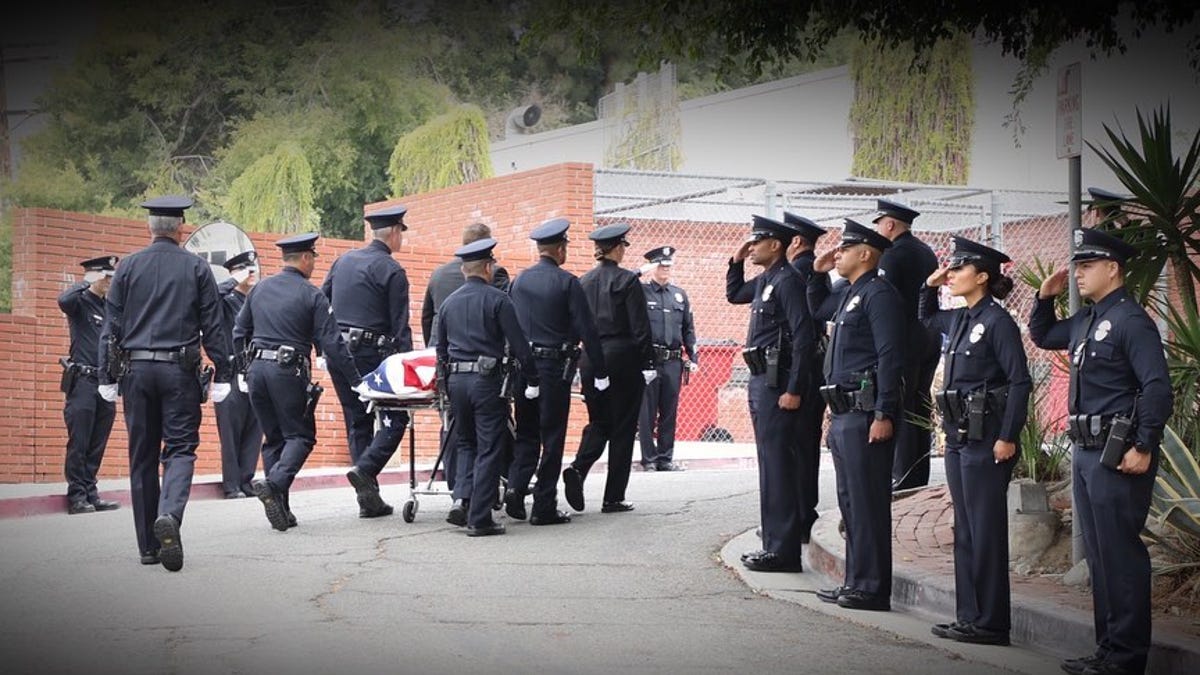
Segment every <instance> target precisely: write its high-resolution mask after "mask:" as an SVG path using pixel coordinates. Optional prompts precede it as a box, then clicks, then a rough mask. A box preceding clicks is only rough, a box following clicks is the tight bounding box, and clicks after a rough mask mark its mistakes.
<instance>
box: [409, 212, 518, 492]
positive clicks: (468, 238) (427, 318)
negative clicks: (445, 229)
mask: <svg viewBox="0 0 1200 675" xmlns="http://www.w3.org/2000/svg"><path fill="white" fill-rule="evenodd" d="M490 236H492V228H490V227H488V226H487V225H485V224H484V223H472V224H471V225H468V226H466V227H465V228H463V234H462V243H463V246H466V245H467V244H470V243H471V242H475V241H479V240H480V239H486V238H488V237H490ZM508 284H509V276H508V271H507V270H505V269H504V268H503V267H500V266H497V267H496V273H495V276H494V278H493V280H492V285H493V286H495V287H496V288H499V289H500V290H502V291H507V290H508ZM462 285H463V275H462V261H461V260H459V259H458V258H454V259H453V260H451V261H449V262H447V263H445V264H443V265H440V266H438V267H437V268H436V269H434V270H433V274H431V275H430V276H429V283H428V284H427V285H426V286H425V301H424V302H423V303H422V304H421V336H422V339H424V340H425V346H426V347H432V346H433V345H434V344H435V343H436V342H437V313H438V308H439V307H441V306H442V303H443V302H445V301H446V298H448V297H450V294H451V293H453V292H454V291H457V290H458V287H459V286H462ZM442 418H443V419H442V442H441V445H442V448H443V450H442V461H443V462H444V465H445V468H444V470H443V472H442V473H443V474H444V475H445V477H446V487H448V488H449V489H450V490H454V479H455V459H456V457H455V453H454V452H452V451H448V450H447V449H450V450H452V449H453V448H454V447H455V442H454V439H453V438H452V436H453V429H454V420H453V418H451V417H450V413H449V411H443V414H442Z"/></svg>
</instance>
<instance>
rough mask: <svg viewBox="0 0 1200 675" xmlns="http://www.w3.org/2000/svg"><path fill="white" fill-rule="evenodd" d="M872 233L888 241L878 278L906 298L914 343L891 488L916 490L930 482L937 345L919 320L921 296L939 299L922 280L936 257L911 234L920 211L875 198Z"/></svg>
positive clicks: (898, 422)
mask: <svg viewBox="0 0 1200 675" xmlns="http://www.w3.org/2000/svg"><path fill="white" fill-rule="evenodd" d="M876 206H877V209H878V212H877V213H876V215H875V221H874V222H875V229H876V231H877V232H879V233H880V234H882V235H883V236H885V237H887V238H888V240H889V241H891V242H892V246H891V248H889V249H888V250H887V251H886V252H885V253H884V254H883V259H882V260H880V261H879V276H880V277H882V278H885V279H887V280H888V281H890V282H891V283H892V285H893V286H895V287H896V290H897V291H900V297H901V298H902V299H903V300H904V305H903V307H904V314H903V316H902V319H903V321H904V322H905V330H906V332H907V335H909V336H911V339H912V340H915V341H916V342H913V343H912V344H911V345H910V348H909V349H908V352H907V361H906V362H905V367H904V392H903V395H904V413H903V416H902V417H901V418H899V419H897V420H896V458H895V460H893V461H894V463H893V465H892V489H893V490H900V489H905V488H914V487H920V486H922V485H927V484H928V483H929V452H930V448H931V447H932V443H933V435H932V434H931V433H930V430H929V426H928V424H927V420H929V418H930V412H932V408H931V406H932V401H931V400H930V398H929V389H930V387H931V386H932V385H933V374H934V371H936V370H937V361H938V347H939V345H938V344H937V343H936V342H935V341H933V340H926V339H923V338H924V337H925V336H926V335H927V334H928V333H927V332H926V331H925V329H924V328H923V327H922V326H921V322H920V321H919V320H918V319H917V307H918V305H919V303H920V296H921V295H922V294H925V295H929V296H932V299H931V300H927V302H931V301H932V302H936V301H937V290H936V289H929V288H926V287H925V280H926V279H927V278H929V275H930V274H932V273H933V271H934V270H936V269H937V267H938V260H937V256H936V255H934V253H933V249H931V248H929V245H928V244H926V243H925V242H923V241H921V240H920V239H918V238H917V237H916V236H915V235H913V233H912V231H911V228H912V223H913V220H915V219H916V217H917V216H919V215H921V214H920V213H919V212H918V211H914V210H913V209H910V208H908V207H907V206H904V205H903V204H898V203H896V202H894V201H890V200H887V199H880V200H877V202H876Z"/></svg>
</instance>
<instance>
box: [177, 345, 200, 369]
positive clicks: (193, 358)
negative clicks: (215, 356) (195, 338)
mask: <svg viewBox="0 0 1200 675" xmlns="http://www.w3.org/2000/svg"><path fill="white" fill-rule="evenodd" d="M179 367H180V368H183V372H185V373H198V372H199V370H200V347H199V345H196V346H192V347H180V348H179Z"/></svg>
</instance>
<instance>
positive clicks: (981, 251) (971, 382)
mask: <svg viewBox="0 0 1200 675" xmlns="http://www.w3.org/2000/svg"><path fill="white" fill-rule="evenodd" d="M1007 262H1010V259H1009V257H1008V256H1007V255H1004V254H1003V253H1001V252H1000V251H997V250H995V249H993V248H989V247H987V246H984V245H983V244H979V243H976V242H973V241H970V240H969V239H963V238H962V237H954V252H953V253H952V254H951V257H950V261H949V262H948V263H947V264H946V266H945V267H941V268H939V269H937V270H936V271H934V273H933V274H932V275H930V276H929V279H927V280H926V282H925V284H926V286H928V287H930V288H934V289H936V288H938V287H940V286H942V285H943V284H945V285H946V286H947V287H948V288H949V290H950V295H952V296H954V297H958V298H964V299H965V300H966V303H967V306H966V307H963V308H959V309H952V310H939V309H938V307H937V305H936V304H934V305H930V303H929V301H928V300H927V299H926V298H929V297H931V296H930V295H929V294H927V293H922V294H921V306H920V316H921V321H922V322H923V323H924V324H925V326H926V327H927V328H929V329H930V331H931V334H932V335H934V336H937V338H938V341H939V342H941V343H942V344H943V347H942V358H943V371H942V373H943V375H942V391H941V392H939V393H938V395H937V396H936V397H935V398H936V400H937V405H938V408H939V409H940V410H941V412H942V425H943V428H944V429H945V432H946V483H947V484H948V485H949V486H950V497H951V499H953V501H954V594H955V607H956V611H955V621H954V622H953V623H949V624H938V625H936V626H934V627H933V634H934V635H937V636H938V637H944V638H952V639H954V640H957V641H959V642H973V643H979V644H992V645H1007V644H1008V643H1009V635H1008V633H1009V627H1010V619H1009V614H1010V611H1011V602H1010V597H1009V584H1008V481H1009V479H1011V478H1012V472H1013V466H1014V465H1015V464H1016V463H1017V457H1018V456H1019V453H1018V450H1019V446H1018V441H1020V436H1021V429H1022V427H1024V426H1025V416H1026V411H1027V406H1028V405H1029V392H1030V389H1031V388H1032V383H1031V381H1030V379H1029V365H1028V363H1027V361H1026V358H1025V350H1024V349H1023V348H1022V346H1021V331H1020V330H1019V329H1018V328H1017V324H1016V322H1015V321H1013V318H1012V316H1011V315H1010V314H1009V313H1008V311H1007V310H1005V309H1004V307H1002V306H1001V305H1000V304H999V303H998V302H997V300H1003V299H1004V298H1005V297H1007V296H1008V294H1009V292H1011V291H1012V287H1013V282H1012V279H1011V278H1009V277H1007V276H1004V275H1003V274H1001V273H1000V266H1001V265H1003V264H1004V263H1007Z"/></svg>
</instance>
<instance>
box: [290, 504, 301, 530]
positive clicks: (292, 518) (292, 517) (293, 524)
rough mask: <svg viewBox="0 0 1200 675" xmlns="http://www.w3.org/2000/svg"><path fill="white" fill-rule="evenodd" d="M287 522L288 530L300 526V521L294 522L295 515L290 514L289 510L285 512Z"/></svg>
mask: <svg viewBox="0 0 1200 675" xmlns="http://www.w3.org/2000/svg"><path fill="white" fill-rule="evenodd" d="M287 521H288V528H289V529H290V528H293V527H295V526H297V525H299V524H300V521H298V520H296V514H294V513H292V511H291V509H288V512H287Z"/></svg>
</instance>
